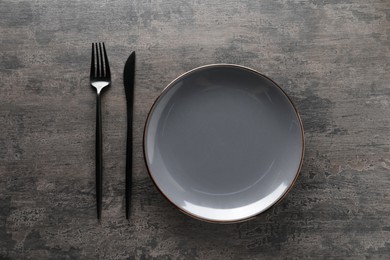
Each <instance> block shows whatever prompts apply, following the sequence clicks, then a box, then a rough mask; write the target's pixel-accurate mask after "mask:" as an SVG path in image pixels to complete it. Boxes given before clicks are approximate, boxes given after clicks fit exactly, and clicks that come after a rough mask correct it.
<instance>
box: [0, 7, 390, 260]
mask: <svg viewBox="0 0 390 260" xmlns="http://www.w3.org/2000/svg"><path fill="white" fill-rule="evenodd" d="M0 35H1V36H0V37H1V38H0V39H1V41H0V42H1V43H0V258H1V259H7V258H9V259H47V258H51V259H95V258H100V259H125V258H128V259H280V258H287V259H301V258H304V257H308V258H329V259H340V258H349V259H364V258H367V257H370V258H376V259H388V258H389V257H390V217H389V215H390V152H389V149H390V135H389V133H390V83H389V82H390V73H389V71H390V1H388V0H373V1H368V2H367V1H363V0H348V1H338V0H275V1H251V0H246V1H235V0H214V1H197V0H189V1H186V0H171V1H162V0H148V1H125V0H117V1H107V0H106V1H90V0H85V1H76V0H69V1H49V0H36V1H25V0H20V1H17V0H2V1H0ZM99 41H104V42H105V43H106V46H107V52H108V55H109V60H110V63H111V71H112V80H113V84H112V86H111V87H110V89H109V90H108V91H107V92H105V93H104V95H103V98H102V113H103V147H104V198H103V219H102V220H101V222H100V223H99V222H98V221H97V220H96V211H95V197H94V196H95V181H94V180H95V179H94V178H95V177H94V174H95V172H94V165H95V160H94V149H95V92H94V90H93V89H92V88H91V87H90V85H89V66H90V48H91V42H99ZM133 50H135V51H136V52H137V74H136V90H135V104H134V109H135V114H134V176H133V180H134V186H133V191H132V195H133V205H132V209H131V212H132V215H131V219H130V221H127V220H126V219H125V217H124V204H125V203H124V189H125V186H124V178H125V143H126V141H125V140H126V101H125V94H124V88H123V85H122V72H123V66H124V63H125V61H126V58H127V56H128V55H129V54H130V52H131V51H133ZM210 63H235V64H240V65H244V66H248V67H251V68H253V69H256V70H258V71H259V72H261V73H263V74H265V75H267V76H269V77H271V78H272V79H274V80H275V81H276V82H278V83H279V84H280V85H281V86H282V87H283V88H284V90H285V91H286V92H287V93H288V94H289V95H290V96H291V98H292V99H293V101H294V102H295V103H296V105H297V107H298V109H299V111H300V113H301V116H302V120H303V124H304V127H305V138H306V151H305V159H304V163H303V168H302V171H301V174H300V176H299V178H298V180H297V182H296V184H295V185H294V187H293V189H292V190H291V192H290V193H289V194H288V195H287V196H286V198H285V199H284V200H283V201H282V202H281V203H280V204H278V205H277V206H275V207H273V208H272V209H271V210H269V211H267V212H266V213H264V214H261V215H259V216H258V217H256V218H255V219H253V220H250V221H247V222H243V223H239V224H229V225H218V224H211V223H205V222H201V221H199V220H195V219H192V218H190V217H188V216H187V215H184V214H183V213H181V212H179V211H178V210H177V209H176V208H174V207H173V206H172V205H171V204H169V202H167V200H166V199H165V198H164V197H163V196H162V195H161V194H160V193H159V192H158V191H157V190H156V188H155V187H154V185H153V184H152V181H151V180H150V178H149V177H148V175H147V171H146V167H145V164H144V160H143V154H142V133H143V126H144V122H145V119H146V116H147V113H148V110H149V108H150V106H151V105H152V103H153V101H154V99H155V98H156V97H157V96H158V95H159V93H160V92H161V90H162V89H163V88H164V86H166V85H167V84H168V83H169V82H170V81H171V80H172V79H174V78H175V77H176V76H178V75H180V74H182V73H183V72H185V71H188V70H190V69H193V68H195V67H198V66H201V65H205V64H210Z"/></svg>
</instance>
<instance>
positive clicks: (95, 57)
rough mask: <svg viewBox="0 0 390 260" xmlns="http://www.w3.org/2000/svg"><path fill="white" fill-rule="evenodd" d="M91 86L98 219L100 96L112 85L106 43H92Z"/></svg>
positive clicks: (100, 181)
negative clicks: (94, 126)
mask: <svg viewBox="0 0 390 260" xmlns="http://www.w3.org/2000/svg"><path fill="white" fill-rule="evenodd" d="M90 82H91V86H93V87H94V88H96V93H97V96H96V150H95V152H96V209H97V218H98V219H100V217H101V214H102V191H103V158H102V157H103V156H102V155H103V154H102V115H101V106H100V96H101V93H102V90H103V88H105V87H107V86H109V85H110V84H111V72H110V65H109V64H108V58H107V52H106V47H105V45H104V43H100V42H99V43H92V58H91V74H90Z"/></svg>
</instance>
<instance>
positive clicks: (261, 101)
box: [144, 64, 304, 223]
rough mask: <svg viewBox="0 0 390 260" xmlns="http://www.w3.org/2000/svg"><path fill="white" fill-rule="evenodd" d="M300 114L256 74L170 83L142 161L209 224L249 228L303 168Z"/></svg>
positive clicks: (193, 74) (233, 71)
mask: <svg viewBox="0 0 390 260" xmlns="http://www.w3.org/2000/svg"><path fill="white" fill-rule="evenodd" d="M303 152H304V135H303V127H302V122H301V119H300V117H299V114H298V112H297V110H296V108H295V107H294V105H293V103H292V102H291V100H290V98H289V97H288V96H287V94H286V93H285V92H284V91H283V90H282V89H281V88H280V87H279V86H278V85H277V84H276V83H275V82H274V81H272V80H271V79H270V78H268V77H266V76H264V75H262V74H260V73H258V72H256V71H255V70H253V69H250V68H246V67H243V66H238V65H231V64H213V65H206V66H202V67H199V68H196V69H193V70H191V71H189V72H187V73H185V74H183V75H181V76H179V77H178V78H176V79H175V80H174V81H172V82H171V83H170V84H169V85H168V86H167V87H166V88H165V89H164V90H163V91H162V93H161V95H160V96H159V97H158V98H157V99H156V101H155V103H154V104H153V106H152V108H151V110H150V112H149V114H148V118H147V120H146V124H145V130H144V157H145V161H146V165H147V169H148V172H149V175H150V177H151V178H152V180H153V182H154V183H155V185H156V186H157V188H158V189H159V190H160V192H161V193H162V194H163V195H164V196H165V197H166V198H167V199H168V200H169V201H170V202H172V203H173V204H174V205H175V206H176V207H178V208H179V209H180V210H181V211H183V212H184V213H186V214H188V215H190V216H192V217H195V218H197V219H201V220H204V221H209V222H218V223H229V222H239V221H244V220H247V219H249V218H251V217H254V216H256V215H257V214H260V213H262V212H264V211H265V210H267V209H268V208H270V207H271V206H273V205H275V204H276V203H277V202H278V201H280V200H281V199H282V198H283V197H284V196H285V195H286V193H287V192H288V191H289V189H290V188H291V187H292V185H293V183H294V182H295V180H296V178H297V176H298V173H299V170H300V167H301V164H302V160H303Z"/></svg>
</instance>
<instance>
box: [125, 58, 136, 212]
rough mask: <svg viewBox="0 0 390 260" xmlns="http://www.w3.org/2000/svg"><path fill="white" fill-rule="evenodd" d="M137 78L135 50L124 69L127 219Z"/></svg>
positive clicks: (129, 199) (129, 200)
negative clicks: (135, 82)
mask: <svg viewBox="0 0 390 260" xmlns="http://www.w3.org/2000/svg"><path fill="white" fill-rule="evenodd" d="M134 78H135V51H133V52H132V53H131V54H130V56H129V58H127V61H126V64H125V68H124V71H123V84H124V86H125V94H126V106H127V142H126V219H129V216H130V206H131V185H132V172H133V101H134Z"/></svg>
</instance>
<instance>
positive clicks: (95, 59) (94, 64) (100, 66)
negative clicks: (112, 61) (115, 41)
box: [91, 42, 111, 78]
mask: <svg viewBox="0 0 390 260" xmlns="http://www.w3.org/2000/svg"><path fill="white" fill-rule="evenodd" d="M102 47H103V48H102ZM110 76H111V72H110V65H109V64H108V58H107V52H106V47H105V45H104V42H103V43H101V42H99V43H92V58H91V78H109V77H110Z"/></svg>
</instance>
